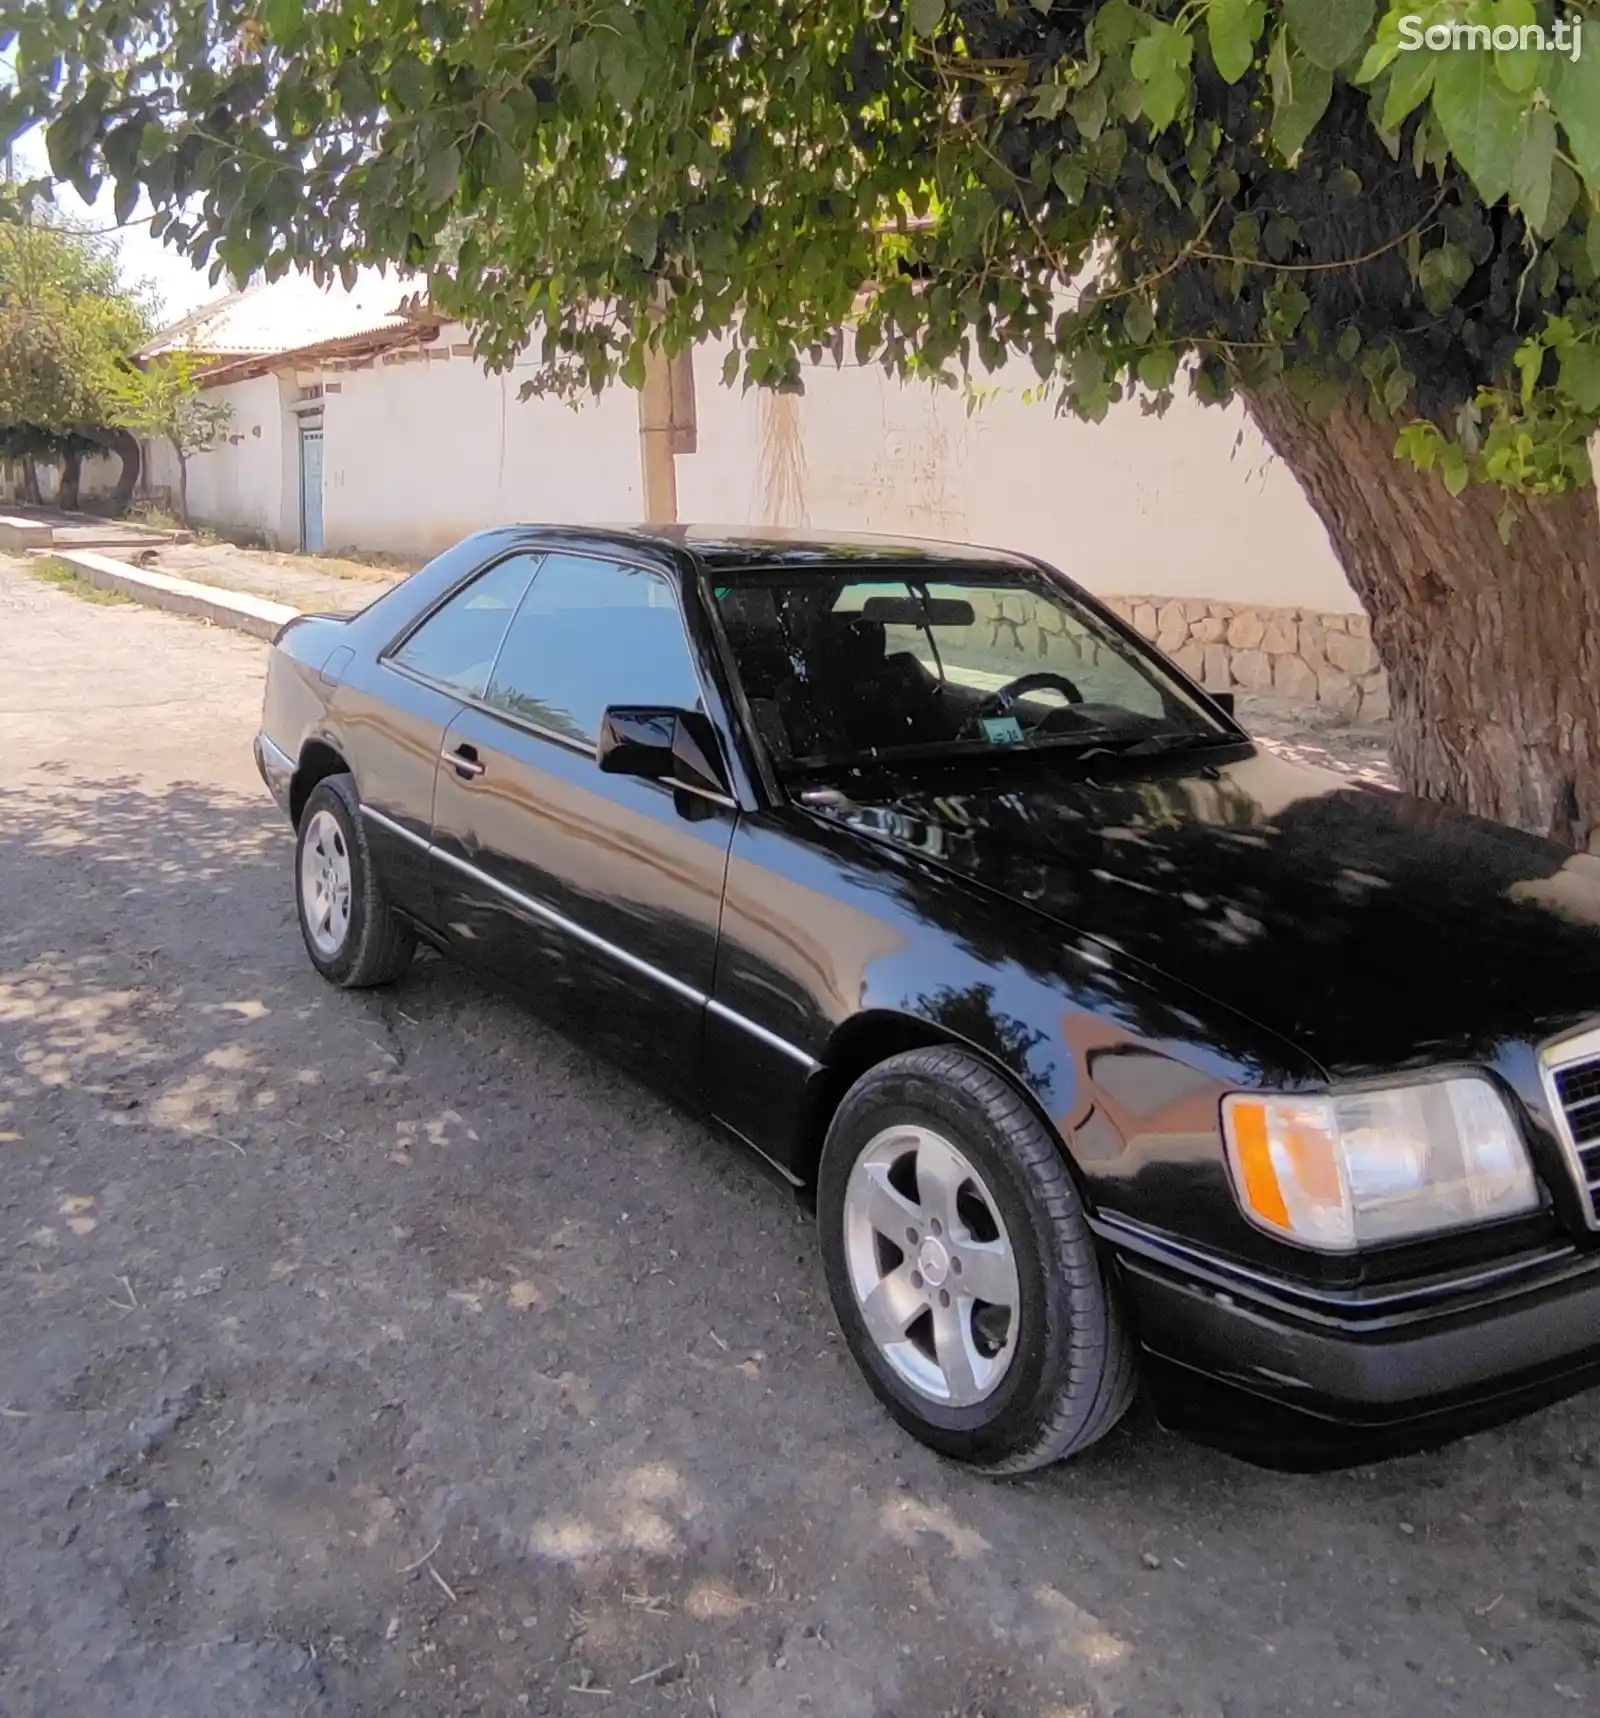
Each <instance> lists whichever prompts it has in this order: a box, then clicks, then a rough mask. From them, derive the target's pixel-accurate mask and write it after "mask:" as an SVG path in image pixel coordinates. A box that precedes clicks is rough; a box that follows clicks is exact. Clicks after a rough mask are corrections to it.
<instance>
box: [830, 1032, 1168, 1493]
mask: <svg viewBox="0 0 1600 1718" xmlns="http://www.w3.org/2000/svg"><path fill="white" fill-rule="evenodd" d="M908 1146H909V1147H910V1149H909V1151H908V1150H907V1147H908ZM951 1148H953V1150H952V1149H951ZM908 1162H909V1163H911V1164H912V1165H914V1168H913V1170H912V1173H911V1174H910V1175H909V1176H908V1175H907V1168H906V1166H907V1163H908ZM957 1188H959V1192H958V1193H957V1192H955V1189H957ZM951 1195H954V1196H953V1197H952V1196H951ZM941 1210H942V1211H944V1212H945V1213H946V1216H945V1218H944V1219H943V1220H941V1218H940V1217H939V1216H938V1215H936V1213H938V1212H940V1211H941ZM869 1212H870V1216H866V1215H864V1214H865V1213H869ZM951 1213H953V1214H954V1215H951ZM817 1221H818V1224H819V1227H820V1230H821V1241H822V1256H823V1266H824V1269H825V1271H826V1274H827V1280H828V1291H829V1293H830V1294H831V1295H832V1297H833V1304H834V1310H835V1311H836V1312H837V1314H838V1316H839V1321H840V1323H841V1325H842V1326H843V1329H844V1334H845V1340H846V1341H847V1342H848V1343H849V1344H850V1349H851V1352H852V1353H853V1354H854V1355H855V1357H856V1361H857V1363H858V1364H859V1365H860V1367H861V1369H862V1371H863V1372H864V1373H865V1374H866V1377H867V1381H868V1383H869V1384H870V1385H871V1386H872V1389H873V1391H874V1392H875V1393H876V1395H877V1396H878V1398H879V1400H880V1401H882V1402H883V1403H884V1405H885V1406H886V1407H887V1408H888V1410H889V1412H890V1413H891V1414H893V1415H894V1417H895V1418H896V1419H897V1420H898V1421H899V1422H900V1424H901V1425H902V1426H904V1427H905V1428H906V1430H907V1431H909V1432H910V1433H911V1435H912V1436H913V1437H915V1438H918V1439H919V1440H920V1441H921V1442H923V1443H925V1444H927V1445H928V1446H929V1447H930V1448H932V1449H935V1450H938V1451H939V1452H940V1453H941V1454H943V1455H946V1456H951V1457H953V1458H955V1459H956V1460H958V1461H962V1462H966V1463H969V1464H970V1465H971V1466H973V1467H975V1468H977V1469H979V1470H980V1471H982V1472H985V1473H990V1474H1016V1473H1026V1472H1028V1471H1029V1470H1030V1469H1033V1468H1038V1467H1044V1466H1046V1465H1047V1464H1048V1463H1050V1462H1054V1461H1059V1460H1061V1459H1062V1458H1063V1457H1065V1456H1070V1455H1075V1454H1077V1453H1078V1452H1079V1451H1080V1450H1083V1449H1087V1448H1088V1446H1089V1445H1090V1444H1092V1443H1094V1442H1095V1441H1096V1440H1097V1439H1099V1438H1102V1437H1104V1436H1105V1434H1106V1433H1107V1432H1109V1431H1110V1430H1111V1428H1112V1427H1113V1426H1115V1425H1116V1423H1117V1422H1118V1420H1120V1419H1121V1418H1122V1416H1123V1414H1124V1413H1126V1412H1127V1410H1128V1407H1129V1405H1130V1404H1131V1403H1132V1401H1133V1397H1134V1392H1135V1389H1136V1386H1137V1374H1136V1372H1135V1367H1134V1347H1133V1343H1132V1341H1131V1340H1130V1338H1129V1336H1128V1333H1127V1331H1126V1330H1125V1329H1124V1326H1123V1324H1122V1321H1121V1319H1120V1317H1119V1315H1118V1310H1117V1306H1116V1303H1115V1301H1114V1299H1113V1298H1112V1295H1111V1293H1110V1290H1109V1288H1108V1286H1107V1284H1106V1281H1105V1278H1104V1277H1103V1275H1102V1273H1101V1270H1100V1262H1099V1259H1098V1258H1097V1257H1096V1253H1095V1246H1094V1238H1093V1236H1092V1235H1091V1234H1090V1232H1089V1227H1088V1224H1087V1222H1086V1221H1085V1218H1084V1213H1083V1206H1082V1204H1081V1202H1080V1201H1079V1198H1078V1195H1077V1190H1076V1189H1075V1187H1074V1186H1073V1183H1072V1178H1071V1176H1070V1175H1069V1174H1068V1173H1067V1167H1066V1164H1065V1162H1064V1161H1063V1159H1062V1155H1061V1151H1060V1148H1059V1145H1058V1144H1057V1141H1056V1140H1055V1138H1054V1137H1053V1135H1052V1134H1051V1133H1050V1131H1049V1130H1048V1129H1047V1128H1046V1127H1045V1126H1044V1124H1043V1123H1042V1122H1041V1121H1040V1120H1039V1118H1038V1117H1037V1116H1036V1115H1035V1114H1034V1112H1033V1110H1032V1109H1031V1108H1030V1107H1029V1106H1028V1104H1027V1103H1026V1102H1025V1101H1024V1099H1023V1098H1022V1096H1021V1095H1020V1094H1019V1093H1018V1092H1017V1090H1016V1088H1015V1087H1013V1086H1012V1085H1011V1084H1010V1082H1009V1081H1007V1080H1006V1079H1004V1078H1003V1077H1002V1076H1001V1075H1000V1074H998V1073H996V1072H995V1071H994V1070H993V1069H992V1068H990V1067H989V1066H988V1065H987V1064H986V1063H984V1062H982V1061H980V1060H978V1058H976V1057H974V1056H971V1055H969V1054H967V1053H966V1052H964V1051H961V1050H956V1049H950V1048H934V1049H926V1050H912V1051H908V1052H907V1053H905V1054H904V1055H899V1056H894V1057H892V1058H891V1059H890V1060H888V1061H886V1062H883V1063H880V1064H879V1065H878V1066H877V1067H875V1068H873V1069H871V1070H870V1071H869V1072H868V1073H866V1074H864V1075H863V1076H862V1077H861V1078H860V1079H859V1080H858V1081H857V1082H856V1083H855V1085H854V1086H852V1087H851V1088H850V1090H849V1091H848V1092H847V1093H846V1094H845V1097H844V1101H843V1102H842V1103H841V1104H840V1106H839V1109H838V1112H837V1114H836V1115H835V1116H834V1118H833V1122H832V1125H831V1126H830V1127H829V1129H828V1137H827V1141H826V1144H825V1145H824V1147H823V1152H822V1163H821V1169H820V1173H819V1177H818V1188H817ZM894 1221H900V1222H901V1233H900V1234H899V1235H898V1236H895V1237H889V1236H887V1235H886V1230H887V1229H888V1228H889V1227H890V1226H891V1224H892V1223H893V1222H894ZM991 1231H992V1232H991ZM930 1240H931V1241H933V1242H939V1243H940V1245H941V1246H942V1249H943V1250H942V1253H941V1252H940V1251H937V1250H935V1249H934V1248H933V1247H932V1246H931V1245H930ZM896 1252H898V1253H899V1254H900V1255H901V1258H900V1261H899V1263H898V1264H896V1262H895V1257H894V1255H895V1253H896ZM1008 1255H1009V1259H1010V1264H1009V1265H1008V1264H1007V1262H1006V1261H1007V1257H1008ZM963 1260H965V1263H964V1264H963V1262H962V1261H963ZM919 1267H920V1268H919ZM1012 1267H1014V1275H1013V1270H1012ZM924 1269H925V1270H926V1271H927V1275H926V1276H923V1275H922V1271H923V1270H924ZM908 1273H910V1274H909V1275H908ZM963 1280H964V1281H965V1283H966V1285H967V1287H968V1288H969V1290H970V1289H975V1288H976V1287H977V1286H978V1285H981V1286H982V1287H984V1288H987V1289H989V1291H990V1293H991V1294H992V1295H994V1297H995V1299H994V1300H993V1301H992V1302H986V1301H985V1300H983V1299H981V1298H979V1297H978V1296H977V1294H976V1293H973V1294H971V1295H967V1296H964V1295H963V1294H962V1293H961V1292H960V1289H959V1287H956V1288H955V1289H952V1288H951V1287H950V1285H952V1284H958V1283H959V1282H961V1281H963ZM875 1281H876V1282H877V1283H878V1284H879V1285H880V1286H879V1290H878V1293H877V1295H876V1297H873V1296H871V1295H870V1293H869V1294H867V1295H864V1294H863V1290H868V1289H870V1285H871V1284H872V1283H873V1282H875ZM1012 1293H1014V1295H1015V1304H1014V1306H1013V1307H1012V1308H1010V1309H1009V1310H1006V1309H1004V1308H1003V1306H1002V1303H1003V1301H1004V1300H1005V1299H1006V1297H1007V1295H1008V1294H1012ZM918 1295H921V1296H922V1297H923V1299H924V1300H925V1301H926V1306H925V1308H923V1309H922V1310H915V1311H914V1316H912V1318H911V1322H910V1323H909V1325H905V1319H906V1317H907V1313H908V1309H915V1308H917V1306H918V1302H917V1299H916V1297H917V1296H918ZM943 1296H949V1297H950V1298H949V1299H948V1300H943V1301H941V1297H943ZM873 1306H875V1307H876V1311H875V1312H873V1313H872V1314H871V1315H870V1316H871V1323H872V1326H873V1328H876V1329H877V1330H878V1331H879V1332H880V1334H882V1333H883V1332H885V1331H886V1330H887V1331H890V1332H893V1331H896V1330H899V1329H901V1328H902V1326H903V1325H904V1326H905V1329H906V1331H907V1334H906V1336H905V1337H904V1338H903V1339H898V1340H894V1341H890V1342H887V1343H885V1342H883V1341H880V1337H879V1336H875V1335H874V1334H873V1328H869V1312H868V1311H867V1310H865V1309H867V1308H869V1307H873ZM936 1320H937V1321H938V1322H937V1323H936V1322H935V1321H936ZM963 1354H964V1355H965V1359H964V1360H963V1358H962V1356H963ZM945 1356H950V1357H951V1359H950V1361H949V1364H948V1365H947V1364H946V1362H945V1359H944V1357H945ZM941 1390H942V1391H943V1393H942V1394H941Z"/></svg>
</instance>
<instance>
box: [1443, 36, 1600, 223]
mask: <svg viewBox="0 0 1600 1718" xmlns="http://www.w3.org/2000/svg"><path fill="white" fill-rule="evenodd" d="M1585 49H1586V51H1585V52H1584V53H1582V54H1580V55H1579V57H1578V58H1577V59H1575V60H1574V59H1558V60H1557V61H1556V62H1555V69H1554V72H1553V73H1552V79H1551V84H1552V87H1551V90H1550V105H1551V106H1552V107H1553V108H1554V109H1555V113H1556V118H1557V119H1559V120H1560V121H1561V124H1562V128H1563V129H1564V130H1565V131H1566V134H1567V152H1568V153H1569V154H1570V155H1571V156H1572V159H1573V161H1574V162H1575V163H1576V164H1577V168H1578V171H1579V172H1580V173H1581V174H1582V175H1583V176H1584V178H1585V179H1586V180H1587V181H1588V184H1589V189H1590V190H1591V191H1595V192H1600V43H1595V44H1592V45H1591V44H1589V43H1585ZM1462 57H1463V58H1466V57H1467V56H1465V55H1464V56H1462Z"/></svg>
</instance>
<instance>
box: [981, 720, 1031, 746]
mask: <svg viewBox="0 0 1600 1718" xmlns="http://www.w3.org/2000/svg"><path fill="white" fill-rule="evenodd" d="M983 737H984V738H985V739H986V740H987V741H988V742H989V744H990V745H991V746H1020V745H1021V744H1022V724H1021V723H1020V722H1019V721H1018V720H1017V718H1016V717H1015V716H985V717H984V718H983Z"/></svg>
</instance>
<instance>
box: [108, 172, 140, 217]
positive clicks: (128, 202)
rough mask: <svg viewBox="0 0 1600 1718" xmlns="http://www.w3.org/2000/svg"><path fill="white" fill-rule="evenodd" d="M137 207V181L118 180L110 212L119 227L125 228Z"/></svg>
mask: <svg viewBox="0 0 1600 1718" xmlns="http://www.w3.org/2000/svg"><path fill="white" fill-rule="evenodd" d="M138 206H139V181H138V180H137V179H119V180H118V181H117V189H116V194H115V195H114V196H113V197H112V199H111V212H112V215H113V217H114V219H115V220H116V223H117V225H118V226H119V227H125V226H127V224H128V222H129V221H131V220H132V219H133V211H134V210H135V209H136V208H138Z"/></svg>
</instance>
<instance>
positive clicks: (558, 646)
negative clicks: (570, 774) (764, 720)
mask: <svg viewBox="0 0 1600 1718" xmlns="http://www.w3.org/2000/svg"><path fill="white" fill-rule="evenodd" d="M488 701H489V702H490V703H491V704H498V705H499V706H500V707H501V709H503V710H506V711H508V712H510V713H511V714H513V715H517V716H524V717H526V718H527V719H528V720H529V721H530V722H537V723H538V724H539V726H540V727H542V728H549V729H550V730H551V731H552V732H554V733H557V734H565V735H566V736H567V737H568V738H569V739H574V740H584V741H587V742H589V743H591V744H592V743H593V741H594V738H595V735H596V734H597V733H598V732H599V728H600V717H601V714H602V713H603V712H604V710H605V708H606V706H607V705H608V704H670V705H673V706H675V707H677V708H679V709H691V710H692V709H698V708H699V705H700V683H699V681H698V680H697V679H696V677H695V672H694V663H693V659H692V658H691V656H690V654H689V641H688V639H687V638H686V637H685V635H684V630H683V621H682V619H681V618H680V616H679V614H678V605H677V602H676V600H675V599H674V597H673V594H672V587H671V585H670V584H669V583H668V582H667V580H666V579H664V578H662V577H661V575H660V574H658V573H649V572H644V571H641V570H640V569H638V568H634V567H619V566H617V565H616V564H615V563H614V562H611V561H593V560H590V559H588V557H586V556H583V555H547V556H546V557H545V559H544V563H543V565H542V566H541V567H540V569H539V573H538V577H537V578H535V579H534V581H533V584H532V585H531V586H530V587H529V590H528V594H527V595H526V596H525V597H524V598H523V600H522V606H521V607H520V608H519V609H518V610H517V615H516V619H515V620H513V621H512V623H511V630H510V632H509V633H507V635H506V641H505V648H504V649H503V650H502V651H501V652H500V657H499V660H498V661H497V662H496V663H495V668H494V677H493V679H492V680H491V681H490V684H489V691H488Z"/></svg>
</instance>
